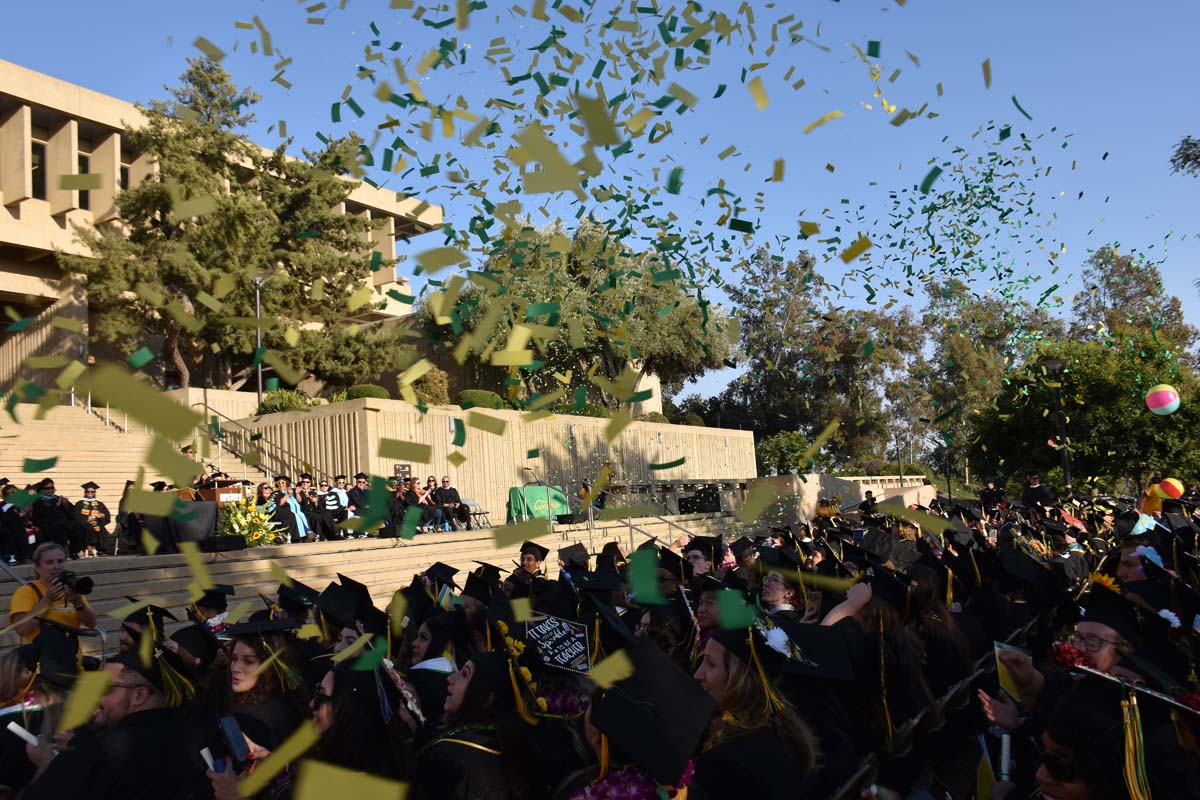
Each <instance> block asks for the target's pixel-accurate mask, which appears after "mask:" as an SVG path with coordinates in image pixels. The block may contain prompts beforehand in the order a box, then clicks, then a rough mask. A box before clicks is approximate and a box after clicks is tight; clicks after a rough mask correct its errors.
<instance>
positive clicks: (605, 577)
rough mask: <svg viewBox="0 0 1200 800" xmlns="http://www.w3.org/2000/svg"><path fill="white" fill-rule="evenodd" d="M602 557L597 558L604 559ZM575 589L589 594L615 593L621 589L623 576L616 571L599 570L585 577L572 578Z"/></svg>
mask: <svg viewBox="0 0 1200 800" xmlns="http://www.w3.org/2000/svg"><path fill="white" fill-rule="evenodd" d="M604 557H605V556H603V555H600V556H597V558H604ZM572 581H573V582H574V583H575V588H576V589H579V590H580V591H589V592H615V591H616V590H617V589H620V588H621V576H620V574H618V573H617V572H616V570H611V569H598V570H596V571H595V572H589V573H587V574H584V575H580V576H578V577H575V578H572Z"/></svg>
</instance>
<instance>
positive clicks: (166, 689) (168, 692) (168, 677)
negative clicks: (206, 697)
mask: <svg viewBox="0 0 1200 800" xmlns="http://www.w3.org/2000/svg"><path fill="white" fill-rule="evenodd" d="M156 655H157V656H158V658H157V660H158V671H159V673H160V674H161V675H162V682H163V706H164V707H165V708H180V707H181V706H183V704H184V703H187V702H190V701H191V699H192V698H193V697H195V696H196V686H195V684H193V683H192V682H191V681H189V680H188V679H187V678H185V677H184V676H183V675H182V674H181V673H180V672H179V671H178V670H177V669H175V667H173V666H171V662H169V661H167V659H165V658H163V653H162V651H161V650H158V651H157V652H156Z"/></svg>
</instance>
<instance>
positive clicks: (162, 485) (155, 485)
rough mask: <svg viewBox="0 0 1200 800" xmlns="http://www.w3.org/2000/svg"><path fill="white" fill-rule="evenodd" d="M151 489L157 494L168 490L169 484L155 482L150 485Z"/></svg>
mask: <svg viewBox="0 0 1200 800" xmlns="http://www.w3.org/2000/svg"><path fill="white" fill-rule="evenodd" d="M150 488H151V489H153V490H154V491H156V492H161V491H163V490H164V489H166V488H167V482H166V481H155V482H154V483H152V484H150Z"/></svg>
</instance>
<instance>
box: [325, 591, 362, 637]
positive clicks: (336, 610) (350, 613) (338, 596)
mask: <svg viewBox="0 0 1200 800" xmlns="http://www.w3.org/2000/svg"><path fill="white" fill-rule="evenodd" d="M317 608H318V609H320V611H321V614H322V615H324V617H325V619H326V620H327V621H328V622H331V623H333V624H335V625H337V626H338V627H339V628H353V627H354V620H355V617H356V612H357V611H358V596H357V595H356V594H355V593H354V591H353V590H351V589H350V588H348V587H346V586H341V585H339V584H336V583H330V584H329V585H328V586H326V587H325V591H323V592H321V594H320V595H319V596H318V598H317Z"/></svg>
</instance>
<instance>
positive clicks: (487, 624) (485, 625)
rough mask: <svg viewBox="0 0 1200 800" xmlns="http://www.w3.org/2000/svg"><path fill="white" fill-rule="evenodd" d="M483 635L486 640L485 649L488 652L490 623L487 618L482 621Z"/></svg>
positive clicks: (490, 639) (490, 642) (490, 632)
mask: <svg viewBox="0 0 1200 800" xmlns="http://www.w3.org/2000/svg"><path fill="white" fill-rule="evenodd" d="M483 635H484V637H485V639H486V642H487V651H488V652H489V653H490V652H492V623H491V622H489V621H487V620H484V621H483Z"/></svg>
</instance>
